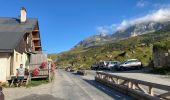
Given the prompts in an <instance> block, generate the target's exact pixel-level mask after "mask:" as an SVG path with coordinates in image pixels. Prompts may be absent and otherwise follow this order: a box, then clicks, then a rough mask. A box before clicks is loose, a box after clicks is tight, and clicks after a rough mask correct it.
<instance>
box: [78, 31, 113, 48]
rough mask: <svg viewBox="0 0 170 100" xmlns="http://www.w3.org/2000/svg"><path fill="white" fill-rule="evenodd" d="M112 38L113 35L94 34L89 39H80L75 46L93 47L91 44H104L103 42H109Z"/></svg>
mask: <svg viewBox="0 0 170 100" xmlns="http://www.w3.org/2000/svg"><path fill="white" fill-rule="evenodd" d="M110 40H111V35H109V34H105V33H101V34H97V35H93V36H91V37H89V38H87V39H84V40H82V41H80V42H79V43H78V44H77V45H76V46H75V48H76V47H83V48H87V47H91V46H94V45H102V44H105V43H107V42H109V41H110Z"/></svg>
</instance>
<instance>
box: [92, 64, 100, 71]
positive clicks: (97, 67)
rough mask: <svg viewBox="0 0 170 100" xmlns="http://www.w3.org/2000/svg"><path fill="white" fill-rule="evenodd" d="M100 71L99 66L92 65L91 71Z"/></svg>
mask: <svg viewBox="0 0 170 100" xmlns="http://www.w3.org/2000/svg"><path fill="white" fill-rule="evenodd" d="M98 69H99V64H93V65H91V70H98Z"/></svg>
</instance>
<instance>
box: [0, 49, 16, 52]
mask: <svg viewBox="0 0 170 100" xmlns="http://www.w3.org/2000/svg"><path fill="white" fill-rule="evenodd" d="M12 52H14V50H10V49H0V53H12Z"/></svg>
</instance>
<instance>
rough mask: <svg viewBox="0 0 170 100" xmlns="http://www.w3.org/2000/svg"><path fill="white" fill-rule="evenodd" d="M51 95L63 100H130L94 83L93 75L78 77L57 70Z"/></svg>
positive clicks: (130, 99) (74, 74)
mask: <svg viewBox="0 0 170 100" xmlns="http://www.w3.org/2000/svg"><path fill="white" fill-rule="evenodd" d="M53 85H54V86H53V87H54V88H53V89H52V94H53V95H55V96H56V97H58V98H62V99H63V100H132V98H131V97H129V96H126V95H123V94H121V93H119V92H117V91H113V90H112V89H110V88H108V87H106V86H104V85H102V84H100V83H98V82H96V81H95V80H94V75H91V74H89V75H87V76H79V75H77V74H76V73H70V72H65V71H63V70H58V71H57V75H56V81H55V82H54V84H53Z"/></svg>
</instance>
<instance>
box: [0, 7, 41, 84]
mask: <svg viewBox="0 0 170 100" xmlns="http://www.w3.org/2000/svg"><path fill="white" fill-rule="evenodd" d="M20 13H21V14H20V17H19V18H10V17H0V81H1V82H5V81H7V80H8V79H10V78H11V75H15V74H16V69H17V68H18V67H19V65H20V64H23V65H24V67H29V62H30V56H31V55H32V54H35V53H42V47H41V40H40V31H39V25H38V20H37V19H36V18H27V12H26V9H25V8H21V10H20Z"/></svg>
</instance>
